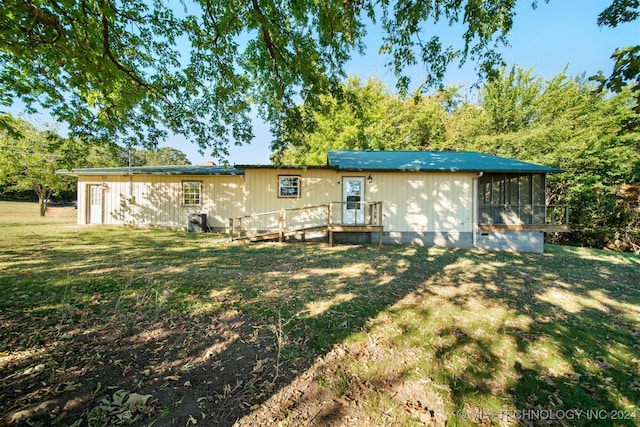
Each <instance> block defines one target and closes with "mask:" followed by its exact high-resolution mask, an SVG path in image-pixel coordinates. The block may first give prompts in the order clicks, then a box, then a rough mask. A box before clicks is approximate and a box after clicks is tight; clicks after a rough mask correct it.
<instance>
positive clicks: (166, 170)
mask: <svg viewBox="0 0 640 427" xmlns="http://www.w3.org/2000/svg"><path fill="white" fill-rule="evenodd" d="M57 173H59V174H61V175H73V176H80V175H82V176H84V175H129V174H131V175H244V170H241V169H236V168H233V167H225V166H207V165H184V166H135V167H131V168H128V167H124V168H87V169H72V170H70V171H69V170H61V171H58V172H57Z"/></svg>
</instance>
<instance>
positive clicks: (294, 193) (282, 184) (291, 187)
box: [278, 175, 300, 197]
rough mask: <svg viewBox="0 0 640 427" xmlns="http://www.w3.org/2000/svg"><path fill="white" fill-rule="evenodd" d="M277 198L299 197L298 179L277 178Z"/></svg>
mask: <svg viewBox="0 0 640 427" xmlns="http://www.w3.org/2000/svg"><path fill="white" fill-rule="evenodd" d="M278 197H300V177H299V176H296V175H280V176H278Z"/></svg>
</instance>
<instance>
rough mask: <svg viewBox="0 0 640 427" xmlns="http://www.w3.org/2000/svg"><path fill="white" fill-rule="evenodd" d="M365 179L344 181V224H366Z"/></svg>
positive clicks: (344, 179) (358, 177)
mask: <svg viewBox="0 0 640 427" xmlns="http://www.w3.org/2000/svg"><path fill="white" fill-rule="evenodd" d="M364 208H365V206H364V177H361V176H357V177H353V176H351V177H344V178H343V179H342V223H343V224H364V222H365V217H364V212H365V209H364Z"/></svg>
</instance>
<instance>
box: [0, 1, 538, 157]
mask: <svg viewBox="0 0 640 427" xmlns="http://www.w3.org/2000/svg"><path fill="white" fill-rule="evenodd" d="M515 3H516V2H515V0H486V1H475V0H473V1H472V0H468V1H446V2H443V1H441V0H424V1H415V0H397V1H394V2H389V1H388V0H375V1H363V0H344V1H317V0H298V1H286V2H285V1H277V0H249V1H235V0H234V1H231V0H224V1H223V0H214V1H212V0H182V1H180V2H177V1H176V2H164V1H147V0H128V1H122V0H97V1H76V0H55V1H54V0H44V1H38V2H34V1H26V0H0V5H1V7H2V14H0V88H1V89H0V103H1V104H2V105H4V106H8V105H11V103H12V102H14V101H16V100H20V101H22V102H23V103H24V104H25V105H26V107H27V109H28V110H35V109H37V108H38V107H40V106H41V107H45V108H47V109H48V110H49V111H50V112H51V113H52V114H53V116H54V117H55V118H56V119H58V120H60V121H62V122H65V123H67V124H68V126H69V129H70V131H71V136H80V137H82V138H81V139H85V140H88V139H91V140H94V141H95V140H99V141H113V140H116V141H117V142H118V143H120V144H122V145H125V146H136V145H138V144H139V143H140V141H145V142H146V143H147V145H148V146H155V145H156V144H157V142H158V141H160V140H162V139H163V138H164V137H166V135H167V133H168V132H174V133H177V134H182V135H184V136H186V137H187V139H189V140H193V141H194V142H196V143H197V144H198V145H199V147H200V148H201V149H203V150H205V149H211V150H212V154H213V155H218V156H220V155H224V154H227V148H226V147H227V146H228V144H229V143H230V142H232V141H233V142H238V143H246V142H249V141H250V140H251V138H252V129H251V125H250V113H251V111H252V106H253V105H257V107H258V111H259V114H260V115H261V117H262V118H264V119H265V120H266V121H267V122H269V123H271V125H272V126H273V130H274V132H275V133H276V134H277V133H278V130H279V129H280V126H281V123H282V120H283V117H284V116H285V113H286V112H287V111H288V110H289V109H291V108H294V107H295V104H296V103H298V102H300V101H302V102H307V103H312V102H314V100H317V99H318V97H319V95H321V94H327V93H334V94H335V93H337V92H339V90H340V84H339V83H340V82H341V81H342V80H343V79H344V77H345V76H344V69H343V68H344V65H345V63H346V61H348V60H349V59H350V57H351V55H352V54H353V53H354V52H362V51H363V50H364V44H363V37H364V36H365V34H366V30H367V28H369V27H370V26H371V25H376V26H378V27H379V29H380V30H381V32H382V34H383V44H382V46H380V52H381V53H383V54H386V55H388V57H389V66H390V67H391V68H392V69H393V71H394V72H395V74H396V76H397V77H398V82H399V88H400V90H401V91H406V90H407V88H408V85H409V79H408V78H407V77H405V76H403V71H404V69H405V67H406V66H408V65H413V64H417V63H423V64H425V67H426V78H425V81H426V82H427V83H430V84H433V83H437V82H439V81H440V80H441V79H442V77H443V74H444V72H445V70H446V67H447V65H448V64H449V63H451V62H452V61H454V60H459V61H460V62H462V63H464V62H465V61H466V60H472V61H474V62H475V63H476V64H477V67H478V71H479V73H480V74H481V75H486V74H487V73H489V72H490V70H491V69H492V67H493V65H495V64H497V63H500V55H499V54H498V52H497V46H499V45H500V44H502V43H504V42H505V37H506V35H507V34H508V32H509V30H510V29H511V27H512V19H513V15H514V7H515ZM534 3H535V1H534ZM436 23H444V24H448V25H457V26H459V27H460V28H461V31H462V40H461V42H460V43H459V46H457V47H456V46H450V45H446V44H444V43H443V42H442V41H441V40H440V39H439V38H438V36H437V34H435V33H434V34H429V31H430V29H433V28H437V27H436V26H435V25H434V24H436Z"/></svg>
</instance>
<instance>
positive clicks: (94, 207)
mask: <svg viewBox="0 0 640 427" xmlns="http://www.w3.org/2000/svg"><path fill="white" fill-rule="evenodd" d="M87 216H88V217H89V224H102V186H100V185H90V186H89V212H88V215H87Z"/></svg>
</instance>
